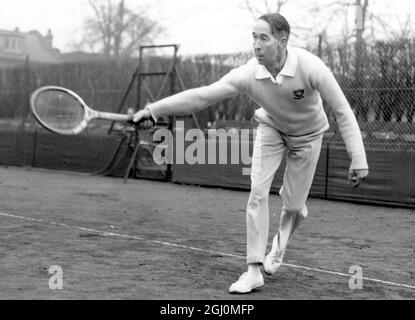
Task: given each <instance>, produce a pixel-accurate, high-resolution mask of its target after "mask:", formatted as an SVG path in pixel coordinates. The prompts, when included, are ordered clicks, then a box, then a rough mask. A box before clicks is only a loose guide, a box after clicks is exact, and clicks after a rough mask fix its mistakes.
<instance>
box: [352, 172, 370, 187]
mask: <svg viewBox="0 0 415 320" xmlns="http://www.w3.org/2000/svg"><path fill="white" fill-rule="evenodd" d="M368 175H369V170H368V169H354V170H350V171H349V184H351V185H352V187H353V188H357V187H358V186H359V185H360V184H361V183H362V181H363V180H365V179H366V177H367V176H368Z"/></svg>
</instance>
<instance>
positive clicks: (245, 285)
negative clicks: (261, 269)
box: [229, 272, 264, 293]
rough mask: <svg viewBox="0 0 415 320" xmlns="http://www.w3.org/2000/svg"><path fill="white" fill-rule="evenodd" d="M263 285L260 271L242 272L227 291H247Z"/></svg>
mask: <svg viewBox="0 0 415 320" xmlns="http://www.w3.org/2000/svg"><path fill="white" fill-rule="evenodd" d="M263 285H264V277H263V276H262V274H261V273H258V275H252V274H251V273H248V272H244V273H243V274H242V275H241V276H240V277H239V280H238V281H236V282H234V283H232V285H231V286H230V288H229V293H249V292H251V291H252V290H254V289H255V288H258V287H262V286H263Z"/></svg>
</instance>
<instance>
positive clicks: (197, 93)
mask: <svg viewBox="0 0 415 320" xmlns="http://www.w3.org/2000/svg"><path fill="white" fill-rule="evenodd" d="M287 51H288V55H287V60H286V62H285V65H284V67H283V69H282V70H281V72H280V73H279V74H278V75H277V77H276V78H275V79H274V78H273V77H272V75H271V74H270V73H269V72H268V70H267V69H266V68H265V66H263V65H260V64H259V63H258V61H257V59H256V58H253V59H251V60H249V61H248V62H247V63H246V64H245V65H242V66H240V67H238V68H235V69H233V70H231V71H230V72H229V73H228V74H226V75H225V76H224V77H223V78H222V79H220V80H219V81H217V82H215V83H213V84H211V85H210V86H206V87H201V88H196V89H191V90H187V91H184V92H181V93H178V94H176V95H174V96H171V97H168V98H166V99H163V100H160V101H158V102H156V103H154V104H152V105H150V106H149V107H148V108H149V110H150V112H151V114H152V115H153V117H154V118H155V120H157V118H158V117H160V116H162V115H172V114H187V113H190V112H196V111H199V110H202V109H204V108H206V107H207V106H210V105H212V104H214V103H216V102H217V101H220V100H222V99H224V98H227V97H231V96H235V95H237V94H246V95H248V96H249V97H250V98H251V99H253V100H254V101H255V102H256V103H257V104H258V105H259V106H261V107H262V108H260V109H258V110H257V111H256V112H255V118H256V120H257V121H262V122H265V123H267V124H269V125H271V126H273V127H274V128H276V129H277V130H279V131H281V132H283V133H284V134H286V135H290V136H302V135H307V134H311V133H316V132H324V131H326V130H328V129H329V123H328V120H327V116H326V113H325V112H324V109H323V103H322V99H323V100H324V101H326V102H327V104H328V106H329V107H330V108H331V109H332V110H333V111H334V114H335V116H336V120H337V123H338V126H339V130H340V133H341V135H342V137H343V140H344V141H345V144H346V148H347V151H348V154H349V156H350V158H351V160H352V164H351V166H350V169H367V168H368V165H367V160H366V153H365V150H364V146H363V141H362V136H361V133H360V129H359V126H358V124H357V121H356V118H355V116H354V114H353V111H352V109H351V108H350V105H349V103H348V101H347V99H346V97H345V96H344V94H343V92H342V90H341V89H340V86H339V84H338V83H337V81H336V79H335V78H334V76H333V74H332V73H331V71H330V70H329V69H328V68H327V66H326V65H325V64H324V63H323V61H321V59H319V58H318V57H316V56H315V55H313V54H311V53H310V52H308V51H306V50H303V49H299V48H288V49H287Z"/></svg>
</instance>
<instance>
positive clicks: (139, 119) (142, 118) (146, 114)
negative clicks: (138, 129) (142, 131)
mask: <svg viewBox="0 0 415 320" xmlns="http://www.w3.org/2000/svg"><path fill="white" fill-rule="evenodd" d="M146 120H147V121H146ZM133 122H135V123H142V126H143V127H144V128H150V127H151V126H152V125H153V124H154V120H153V118H152V115H151V112H150V110H148V109H147V108H145V109H142V110H139V111H138V112H136V113H135V114H134V115H133Z"/></svg>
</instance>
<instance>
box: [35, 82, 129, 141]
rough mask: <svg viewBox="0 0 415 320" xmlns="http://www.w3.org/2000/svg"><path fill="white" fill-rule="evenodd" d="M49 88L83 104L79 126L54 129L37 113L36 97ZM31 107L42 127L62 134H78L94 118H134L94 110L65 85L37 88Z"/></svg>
mask: <svg viewBox="0 0 415 320" xmlns="http://www.w3.org/2000/svg"><path fill="white" fill-rule="evenodd" d="M47 90H56V91H63V92H66V93H67V94H69V95H71V96H72V97H74V98H75V99H76V100H77V101H78V102H79V103H80V104H81V106H82V107H83V108H84V111H85V115H84V118H83V119H82V121H81V122H80V124H79V125H78V126H77V127H75V128H74V129H72V130H59V129H52V128H51V127H50V126H49V125H48V124H47V123H46V122H44V121H43V120H42V119H41V118H40V117H39V116H38V115H37V113H36V108H35V101H36V98H37V96H38V95H39V94H40V93H42V92H44V91H47ZM30 108H31V110H32V113H33V115H34V116H35V118H36V120H37V121H38V122H39V123H40V124H41V125H42V127H44V128H45V129H47V130H49V131H51V132H53V133H57V134H62V135H77V134H79V133H80V132H81V131H83V130H84V129H85V128H86V127H87V125H88V123H89V122H90V121H91V120H93V119H104V120H111V121H120V122H123V121H131V120H132V118H133V117H132V115H126V114H118V113H111V112H101V111H97V110H93V109H91V108H90V107H89V106H88V105H87V104H86V103H85V101H84V100H83V99H82V98H81V97H80V96H79V95H78V94H76V93H75V92H73V91H72V90H69V89H67V88H63V87H60V86H43V87H40V88H38V89H37V90H35V91H34V92H33V93H32V94H31V96H30Z"/></svg>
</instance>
